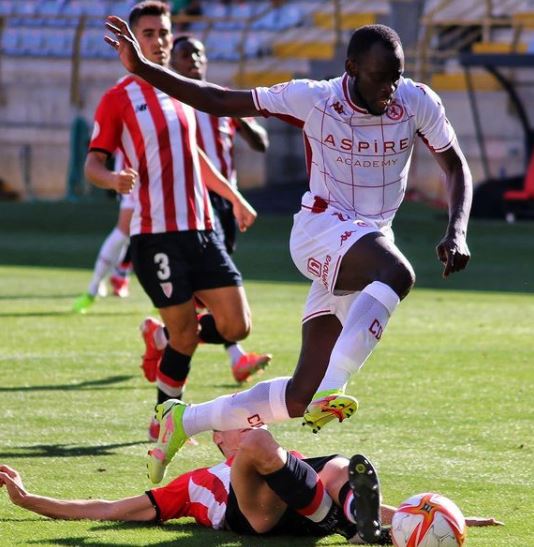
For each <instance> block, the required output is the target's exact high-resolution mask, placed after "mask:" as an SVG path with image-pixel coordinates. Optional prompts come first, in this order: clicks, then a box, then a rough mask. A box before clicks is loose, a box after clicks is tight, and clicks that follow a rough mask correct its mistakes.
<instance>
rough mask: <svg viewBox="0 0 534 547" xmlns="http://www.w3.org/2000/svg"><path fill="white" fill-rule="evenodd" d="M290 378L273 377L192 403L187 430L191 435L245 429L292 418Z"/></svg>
mask: <svg viewBox="0 0 534 547" xmlns="http://www.w3.org/2000/svg"><path fill="white" fill-rule="evenodd" d="M289 380H290V378H289V377H284V378H274V379H273V380H267V381H266V382H259V383H258V384H256V385H255V386H254V387H251V388H250V389H247V390H246V391H240V392H238V393H234V394H233V395H224V396H222V397H217V399H213V400H212V401H208V402H207V403H201V404H198V405H190V406H188V407H187V408H186V409H185V412H184V418H183V420H184V421H183V425H184V431H185V433H186V434H187V436H188V437H191V436H192V435H196V434H197V433H200V432H201V431H213V430H214V429H218V430H221V431H226V430H228V429H244V428H247V427H254V426H260V425H262V424H269V423H274V422H282V421H285V420H289V413H288V411H287V406H286V387H287V383H288V381H289Z"/></svg>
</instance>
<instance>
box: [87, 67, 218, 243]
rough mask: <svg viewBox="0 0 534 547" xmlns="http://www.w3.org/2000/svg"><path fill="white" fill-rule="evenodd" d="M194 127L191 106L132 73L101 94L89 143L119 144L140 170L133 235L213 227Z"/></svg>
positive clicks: (110, 147) (93, 146)
mask: <svg viewBox="0 0 534 547" xmlns="http://www.w3.org/2000/svg"><path fill="white" fill-rule="evenodd" d="M196 132H197V131H196V119H195V111H194V110H193V109H192V108H191V107H189V106H187V105H185V104H183V103H181V102H179V101H177V100H175V99H173V98H171V97H169V96H168V95H167V94H165V93H163V92H161V91H159V90H157V89H156V88H154V87H152V86H151V85H149V84H148V83H146V82H145V81H143V80H140V79H137V78H135V77H133V76H126V77H125V78H123V79H122V80H120V81H119V82H118V83H117V85H115V86H114V87H113V88H111V89H110V90H108V91H107V92H106V93H105V94H104V96H103V97H102V99H101V101H100V104H99V105H98V108H97V111H96V114H95V124H94V129H93V135H92V137H91V142H90V145H89V149H90V150H101V151H104V152H107V153H108V154H112V153H114V152H115V151H116V150H117V149H119V150H120V151H121V152H122V153H123V154H124V157H125V161H126V165H127V166H131V167H133V168H134V169H135V170H136V171H137V172H138V173H139V180H138V183H137V184H136V186H135V189H134V198H135V209H134V214H133V218H132V223H131V225H130V234H131V235H135V234H153V233H161V232H175V231H182V230H211V229H212V218H213V212H212V209H211V204H210V200H209V196H208V191H207V188H206V186H205V184H204V182H203V180H202V177H201V174H200V160H199V156H198V150H197V139H196Z"/></svg>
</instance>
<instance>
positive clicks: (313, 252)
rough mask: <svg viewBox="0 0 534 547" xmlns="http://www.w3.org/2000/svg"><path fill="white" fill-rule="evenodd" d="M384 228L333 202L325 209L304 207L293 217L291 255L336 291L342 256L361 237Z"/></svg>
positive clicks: (303, 269)
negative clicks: (340, 209) (357, 216)
mask: <svg viewBox="0 0 534 547" xmlns="http://www.w3.org/2000/svg"><path fill="white" fill-rule="evenodd" d="M380 231H381V230H380V228H379V227H378V226H377V225H376V224H374V223H372V222H370V221H368V220H365V221H364V220H360V219H358V218H351V217H350V216H349V215H348V214H347V213H344V212H342V211H338V210H336V209H334V208H333V207H331V206H328V207H326V209H325V210H324V211H323V212H313V211H312V210H311V209H310V208H308V207H306V206H303V208H302V209H301V210H300V211H299V212H298V213H297V214H296V215H295V216H294V217H293V228H292V229H291V236H290V239H289V250H290V252H291V258H292V259H293V262H294V263H295V266H296V267H297V268H298V269H299V271H300V273H302V275H304V276H305V277H307V278H308V279H311V280H312V281H319V282H320V283H321V284H322V285H323V286H324V287H325V289H327V291H328V292H330V293H332V294H334V288H335V286H336V281H337V276H338V273H339V267H340V265H341V259H342V258H343V257H344V256H345V253H346V252H347V251H348V250H349V249H350V248H351V247H352V246H353V245H354V243H356V242H357V241H358V240H359V239H360V238H361V237H363V236H365V235H367V234H370V233H372V232H380Z"/></svg>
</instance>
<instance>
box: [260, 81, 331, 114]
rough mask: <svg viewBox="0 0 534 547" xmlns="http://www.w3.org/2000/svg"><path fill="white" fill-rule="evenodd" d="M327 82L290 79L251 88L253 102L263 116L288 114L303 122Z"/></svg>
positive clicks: (326, 85)
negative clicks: (280, 82) (269, 85)
mask: <svg viewBox="0 0 534 547" xmlns="http://www.w3.org/2000/svg"><path fill="white" fill-rule="evenodd" d="M327 87H328V82H325V81H321V82H319V81H315V80H291V81H290V82H285V83H282V84H276V85H273V86H272V87H257V88H255V89H253V90H252V97H253V98H254V104H255V106H256V108H257V109H258V111H259V112H260V113H261V114H262V115H263V116H269V115H281V116H290V117H291V118H293V121H295V122H297V123H298V122H300V124H301V125H302V124H304V122H305V121H306V119H307V117H308V115H309V113H310V112H311V110H312V109H313V107H314V105H315V104H316V103H317V101H318V100H319V99H320V98H321V97H322V96H323V95H324V94H325V91H326V93H328V90H327Z"/></svg>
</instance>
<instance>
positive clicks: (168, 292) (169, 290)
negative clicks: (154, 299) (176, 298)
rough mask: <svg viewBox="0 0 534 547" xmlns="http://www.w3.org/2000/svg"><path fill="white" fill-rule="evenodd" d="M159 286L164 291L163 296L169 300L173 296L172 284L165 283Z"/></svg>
mask: <svg viewBox="0 0 534 547" xmlns="http://www.w3.org/2000/svg"><path fill="white" fill-rule="evenodd" d="M159 286H160V287H161V290H162V291H163V294H164V295H165V296H166V297H167V298H170V297H171V295H172V289H173V287H172V283H169V282H168V281H167V282H165V283H160V284H159Z"/></svg>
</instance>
